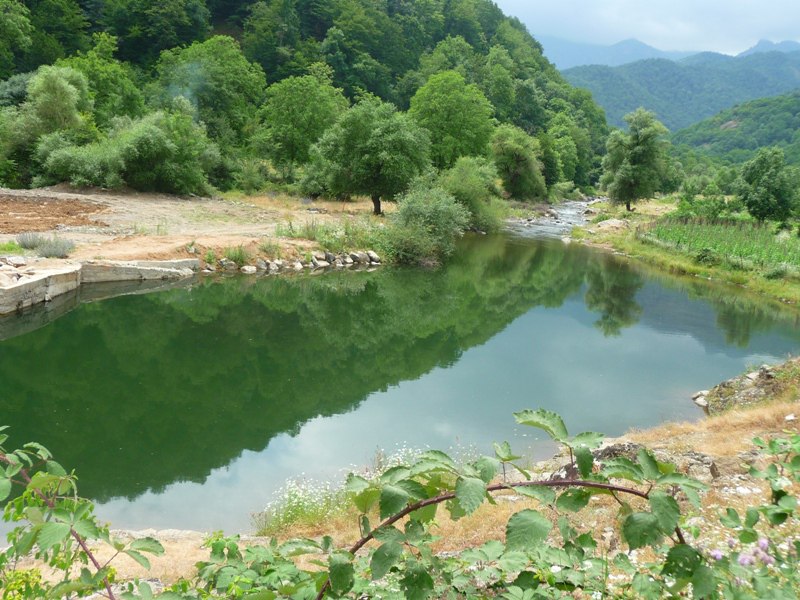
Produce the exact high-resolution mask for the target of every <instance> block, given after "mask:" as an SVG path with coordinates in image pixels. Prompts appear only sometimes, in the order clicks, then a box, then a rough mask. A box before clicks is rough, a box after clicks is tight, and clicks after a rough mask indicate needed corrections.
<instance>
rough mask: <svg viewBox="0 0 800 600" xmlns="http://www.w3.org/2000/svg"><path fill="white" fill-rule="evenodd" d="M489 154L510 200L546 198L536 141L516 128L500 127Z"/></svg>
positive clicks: (511, 126)
mask: <svg viewBox="0 0 800 600" xmlns="http://www.w3.org/2000/svg"><path fill="white" fill-rule="evenodd" d="M492 154H493V155H494V163H495V165H497V172H498V173H499V174H500V177H502V179H503V187H505V189H506V192H508V193H509V194H510V195H511V197H512V198H517V199H520V200H527V199H531V198H546V197H547V186H546V185H545V180H544V176H543V175H542V164H541V162H539V154H540V150H539V142H538V141H537V140H536V138H533V137H531V136H529V135H528V134H527V133H525V132H524V131H522V129H520V128H519V127H514V126H513V125H501V126H500V127H498V128H497V129H496V130H495V132H494V135H493V136H492Z"/></svg>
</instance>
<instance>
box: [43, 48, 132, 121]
mask: <svg viewBox="0 0 800 600" xmlns="http://www.w3.org/2000/svg"><path fill="white" fill-rule="evenodd" d="M94 42H95V46H94V48H92V49H91V50H89V51H88V52H86V53H82V52H79V53H78V54H77V55H76V56H72V57H70V58H67V59H64V60H62V61H59V63H58V64H59V65H61V66H65V67H71V68H73V69H75V70H76V71H79V72H81V73H83V74H84V75H85V76H86V79H87V81H88V84H89V91H90V95H91V98H92V100H93V103H94V118H95V122H96V123H97V124H98V125H100V126H107V125H109V124H110V123H111V121H112V119H114V118H115V117H123V116H128V117H138V116H141V115H142V114H143V113H144V96H143V95H142V92H141V90H140V89H139V87H138V86H137V85H136V82H135V81H134V74H133V72H132V71H131V69H130V67H129V66H128V65H127V64H125V63H121V62H120V61H118V60H116V59H115V58H114V53H115V52H116V50H117V39H116V38H115V37H113V36H110V35H108V34H107V33H98V34H95V36H94Z"/></svg>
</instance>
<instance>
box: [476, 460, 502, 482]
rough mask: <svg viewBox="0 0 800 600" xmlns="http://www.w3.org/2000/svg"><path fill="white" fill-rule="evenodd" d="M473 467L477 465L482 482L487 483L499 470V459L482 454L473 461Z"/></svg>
mask: <svg viewBox="0 0 800 600" xmlns="http://www.w3.org/2000/svg"><path fill="white" fill-rule="evenodd" d="M475 467H477V469H478V472H479V473H480V478H481V479H482V480H483V482H484V483H487V484H488V483H491V482H492V479H494V477H495V475H497V473H498V472H499V471H500V461H499V460H497V459H496V458H493V457H491V456H482V457H480V458H479V459H478V460H477V461H476V462H475Z"/></svg>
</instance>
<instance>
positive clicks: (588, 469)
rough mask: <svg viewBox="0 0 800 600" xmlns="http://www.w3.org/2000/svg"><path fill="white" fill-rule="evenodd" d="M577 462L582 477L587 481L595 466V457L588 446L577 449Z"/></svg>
mask: <svg viewBox="0 0 800 600" xmlns="http://www.w3.org/2000/svg"><path fill="white" fill-rule="evenodd" d="M575 462H576V463H577V465H578V472H579V473H580V475H581V477H583V478H584V479H586V478H587V477H589V475H591V474H592V467H593V466H594V457H593V456H592V451H591V450H589V448H588V447H587V446H578V447H577V448H575Z"/></svg>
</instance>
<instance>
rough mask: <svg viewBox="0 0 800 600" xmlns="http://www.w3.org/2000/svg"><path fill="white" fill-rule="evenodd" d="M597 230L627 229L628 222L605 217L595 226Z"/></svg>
mask: <svg viewBox="0 0 800 600" xmlns="http://www.w3.org/2000/svg"><path fill="white" fill-rule="evenodd" d="M595 229H597V231H623V230H625V229H628V222H627V221H625V220H623V219H607V220H605V221H601V222H600V223H598V224H597V225H596V226H595Z"/></svg>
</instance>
